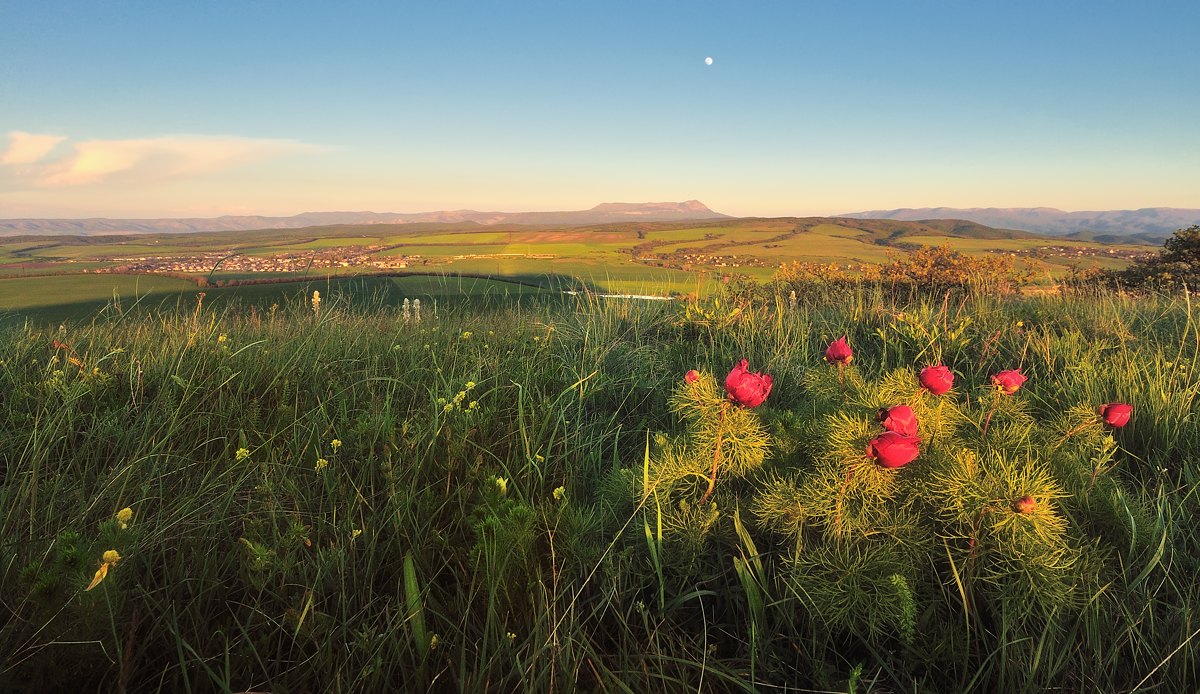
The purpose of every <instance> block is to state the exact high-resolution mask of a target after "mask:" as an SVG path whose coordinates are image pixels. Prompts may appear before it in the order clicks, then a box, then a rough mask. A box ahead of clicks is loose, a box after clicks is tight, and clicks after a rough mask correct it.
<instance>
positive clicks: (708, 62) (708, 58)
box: [704, 55, 712, 65]
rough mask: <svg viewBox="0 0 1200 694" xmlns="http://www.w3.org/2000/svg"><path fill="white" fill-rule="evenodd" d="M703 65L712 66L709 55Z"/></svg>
mask: <svg viewBox="0 0 1200 694" xmlns="http://www.w3.org/2000/svg"><path fill="white" fill-rule="evenodd" d="M704 64H705V65H712V56H711V55H710V56H708V57H707V58H705V59H704Z"/></svg>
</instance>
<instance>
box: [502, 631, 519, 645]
mask: <svg viewBox="0 0 1200 694" xmlns="http://www.w3.org/2000/svg"><path fill="white" fill-rule="evenodd" d="M504 635H505V636H507V637H508V640H509V642H510V643H511V642H513V641H516V640H517V635H516V634H514V633H512V632H511V631H510V632H507V633H506V634H504Z"/></svg>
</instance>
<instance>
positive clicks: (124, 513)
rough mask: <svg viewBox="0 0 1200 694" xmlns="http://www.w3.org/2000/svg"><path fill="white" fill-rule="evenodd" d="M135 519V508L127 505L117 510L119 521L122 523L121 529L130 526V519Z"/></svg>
mask: <svg viewBox="0 0 1200 694" xmlns="http://www.w3.org/2000/svg"><path fill="white" fill-rule="evenodd" d="M131 520H133V509H131V508H129V507H128V506H126V507H125V508H123V509H121V510H120V511H117V522H118V523H120V524H121V530H124V529H125V528H128V527H129V521H131Z"/></svg>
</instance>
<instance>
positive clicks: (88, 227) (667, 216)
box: [0, 200, 728, 236]
mask: <svg viewBox="0 0 1200 694" xmlns="http://www.w3.org/2000/svg"><path fill="white" fill-rule="evenodd" d="M725 217H728V215H723V214H720V213H719V212H713V211H712V210H710V209H708V207H707V206H706V205H705V204H704V203H702V202H700V201H698V200H687V201H685V202H642V203H628V202H606V203H602V204H599V205H596V206H595V207H593V208H592V209H590V210H574V211H563V212H477V211H475V210H449V211H440V212H416V213H402V212H305V213H303V214H298V215H295V216H292V217H260V216H224V217H212V218H188V219H105V218H93V219H0V236H14V235H50V234H56V235H62V234H77V235H95V234H120V233H126V234H127V233H142V234H152V233H187V232H194V231H243V230H251V229H298V228H301V227H310V226H324V225H330V224H419V223H428V222H445V223H464V222H474V223H476V224H485V225H486V224H531V225H537V224H561V225H565V226H584V225H589V224H609V223H613V222H674V221H680V220H686V219H719V218H725Z"/></svg>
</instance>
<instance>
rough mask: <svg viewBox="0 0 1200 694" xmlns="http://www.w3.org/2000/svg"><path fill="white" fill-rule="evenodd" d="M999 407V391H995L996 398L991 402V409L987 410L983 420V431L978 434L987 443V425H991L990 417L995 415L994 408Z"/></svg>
mask: <svg viewBox="0 0 1200 694" xmlns="http://www.w3.org/2000/svg"><path fill="white" fill-rule="evenodd" d="M999 405H1000V391H998V390H997V391H996V397H995V398H993V400H992V407H991V409H990V410H988V413H987V417H984V419H983V430H982V431H981V433H980V438H982V439H983V440H984V441H987V431H988V425H989V424H991V423H992V415H994V414H996V408H997V407H998V406H999Z"/></svg>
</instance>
